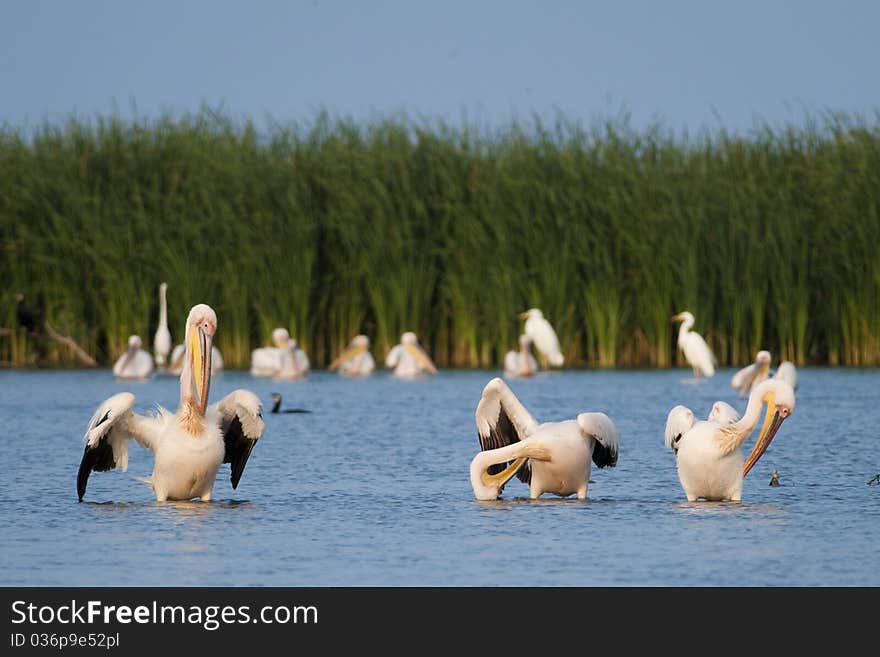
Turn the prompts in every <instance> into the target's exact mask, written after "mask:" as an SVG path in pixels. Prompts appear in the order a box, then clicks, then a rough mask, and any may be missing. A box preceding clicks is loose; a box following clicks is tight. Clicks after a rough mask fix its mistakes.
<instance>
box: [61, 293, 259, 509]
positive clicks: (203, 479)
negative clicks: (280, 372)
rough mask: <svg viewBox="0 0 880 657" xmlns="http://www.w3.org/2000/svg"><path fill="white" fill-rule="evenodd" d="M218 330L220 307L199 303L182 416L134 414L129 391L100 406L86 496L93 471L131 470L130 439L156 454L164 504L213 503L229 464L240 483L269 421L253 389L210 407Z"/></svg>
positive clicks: (189, 341)
mask: <svg viewBox="0 0 880 657" xmlns="http://www.w3.org/2000/svg"><path fill="white" fill-rule="evenodd" d="M216 329H217V315H216V314H215V313H214V310H213V309H212V308H211V307H210V306H207V305H205V304H198V305H196V306H193V308H192V310H190V312H189V317H188V318H187V320H186V338H185V342H184V344H185V354H184V361H183V369H182V371H181V373H180V407H179V408H178V410H177V412H176V413H172V412H171V411H168V410H166V409H164V408H160V409H159V410H158V412H157V413H156V414H154V415H149V416H143V415H137V414H136V413H134V412H132V407H133V406H134V395H132V394H131V393H129V392H121V393H119V394H117V395H114V396H112V397H110V398H109V399H107V400H106V401H105V402H104V403H102V404H101V405H100V406H99V407H98V410H97V411H95V414H94V415H93V416H92V419H91V421H90V422H89V426H88V429H87V431H86V435H85V438H86V445H85V449H84V450H83V456H82V461H81V462H80V466H79V473H78V475H77V479H76V489H77V494H78V495H79V499H80V501H82V498H83V496H84V495H85V492H86V485H87V484H88V480H89V475H90V474H91V473H92V472H104V471H106V470H113V469H115V468H122V469H123V470H126V469H127V467H128V443H129V440H130V439H131V438H134V439H135V440H136V441H137V442H138V444H140V445H141V446H142V447H144V448H146V449H149V450H150V451H151V452H152V453H153V457H154V466H153V474H152V476H151V477H150V478H149V483H150V485H151V487H152V489H153V492H154V493H155V495H156V499H157V500H158V501H160V502H164V501H166V500H190V499H193V498H198V499H200V500H203V501H207V500H210V499H211V491H212V490H213V488H214V481H215V479H216V477H217V472H218V471H219V470H220V466H221V465H222V464H224V463H229V464H231V470H232V473H231V480H232V487H233V488H237V487H238V482H239V479H241V475H242V472H243V471H244V467H245V465H246V464H247V461H248V457H249V456H250V454H251V450H253V448H254V445H255V444H256V442H257V440H258V439H259V438H260V436H262V435H263V429H264V426H265V425H264V424H263V418H262V406H261V404H260V400H259V398H258V397H257V396H256V395H254V394H253V393H252V392H250V391H248V390H236V391H234V392H231V393H230V394H228V395H227V396H226V397H224V398H223V399H221V400H220V401H219V402H218V403H216V404H214V405H212V406H210V407H209V406H208V391H209V390H210V387H211V346H212V342H213V338H214V332H215V331H216Z"/></svg>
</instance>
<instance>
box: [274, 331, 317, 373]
mask: <svg viewBox="0 0 880 657" xmlns="http://www.w3.org/2000/svg"><path fill="white" fill-rule="evenodd" d="M310 369H311V365H310V364H309V357H308V356H307V355H306V352H304V351H303V350H302V349H300V348H299V345H298V344H297V342H296V340H294V339H293V338H291V339H290V340H288V342H287V347H286V348H285V349H282V350H281V369H280V370H279V372H278V374H276V375H275V377H274V378H275V379H287V380H289V381H293V380H296V379H302V378H303V377H305V376H307V375H308V373H309V370H310Z"/></svg>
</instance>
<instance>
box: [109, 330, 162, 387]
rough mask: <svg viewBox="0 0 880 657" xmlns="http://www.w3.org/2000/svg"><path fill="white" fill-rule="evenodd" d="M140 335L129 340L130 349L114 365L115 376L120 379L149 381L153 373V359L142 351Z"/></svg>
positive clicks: (130, 337)
mask: <svg viewBox="0 0 880 657" xmlns="http://www.w3.org/2000/svg"><path fill="white" fill-rule="evenodd" d="M142 346H143V342H142V341H141V338H140V336H139V335H132V336H129V338H128V348H127V349H126V350H125V353H124V354H122V355H121V356H120V357H119V358H118V359H117V360H116V362H115V363H114V364H113V374H115V375H116V377H117V378H119V379H148V378H149V377H150V375H151V374H152V373H153V357H152V356H150V354H149V352H147V351H144V350H143V349H141V347H142Z"/></svg>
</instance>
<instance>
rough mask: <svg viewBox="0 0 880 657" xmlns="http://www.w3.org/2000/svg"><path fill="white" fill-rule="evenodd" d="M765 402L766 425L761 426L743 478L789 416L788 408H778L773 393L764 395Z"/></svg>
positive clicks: (744, 466)
mask: <svg viewBox="0 0 880 657" xmlns="http://www.w3.org/2000/svg"><path fill="white" fill-rule="evenodd" d="M763 401H764V403H765V404H767V412H766V413H765V414H764V424H763V426H761V432H760V433H759V434H758V439H757V440H756V441H755V446H754V447H752V451H751V453H750V454H749V457H748V458H747V459H746V462H745V463H744V464H743V477H745V476H746V475H747V474H749V470H751V469H752V468H753V467H754V466H755V463H757V462H758V459H759V458H761V455H762V454H764V452H766V451H767V448H768V447H769V446H770V442H771V441H772V440H773V436H775V435H776V432H777V431H779V427H780V426H782V422H783V421H784V420H785V418H787V417H788V414H789V410H788V409H787V408H779V407H777V406H776V397H775V395H774V394H773V393H772V392H768V393H767V394H766V395H764V400H763Z"/></svg>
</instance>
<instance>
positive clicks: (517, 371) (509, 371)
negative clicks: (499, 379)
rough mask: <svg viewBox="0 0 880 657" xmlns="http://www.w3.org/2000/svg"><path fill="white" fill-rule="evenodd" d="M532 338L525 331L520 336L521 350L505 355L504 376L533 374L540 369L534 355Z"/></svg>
mask: <svg viewBox="0 0 880 657" xmlns="http://www.w3.org/2000/svg"><path fill="white" fill-rule="evenodd" d="M531 349H532V339H531V338H530V337H529V336H527V335H526V334H525V333H523V334H522V335H521V336H519V351H508V352H507V353H506V354H505V355H504V376H510V377H514V376H532V375H533V374H534V373H535V372H537V371H538V363H537V361H536V360H535V357H534V356H532V351H531Z"/></svg>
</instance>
